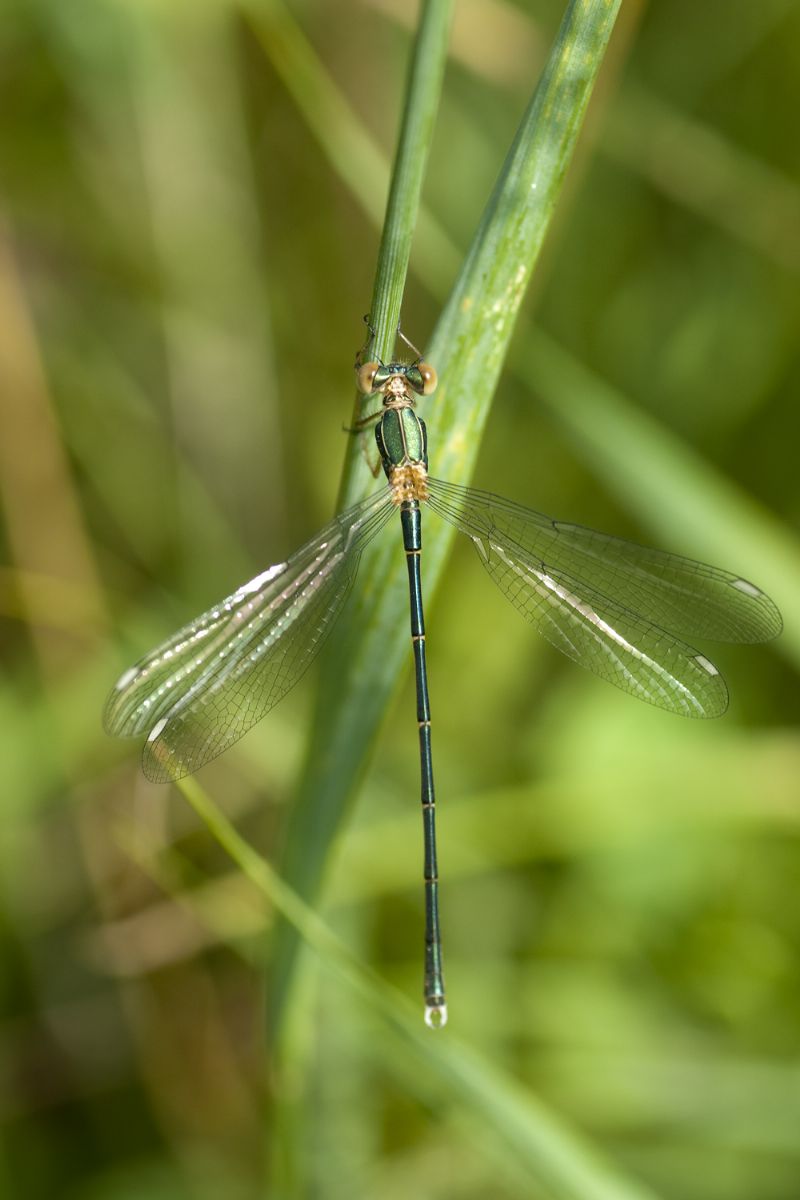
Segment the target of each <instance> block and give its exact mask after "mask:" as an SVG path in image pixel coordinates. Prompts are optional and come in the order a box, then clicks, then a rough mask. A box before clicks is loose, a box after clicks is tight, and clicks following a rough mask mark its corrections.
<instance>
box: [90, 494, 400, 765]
mask: <svg viewBox="0 0 800 1200" xmlns="http://www.w3.org/2000/svg"><path fill="white" fill-rule="evenodd" d="M393 511H394V507H393V505H392V503H391V500H390V495H389V491H388V489H387V490H386V491H384V492H380V493H378V494H377V495H375V496H372V497H370V499H368V500H365V501H362V502H361V503H360V504H356V505H354V506H353V507H352V508H350V509H348V510H347V511H346V512H344V513H341V514H340V515H339V516H338V517H336V518H335V520H333V521H332V522H331V523H330V525H328V526H326V528H325V529H323V530H322V531H321V532H320V533H319V534H318V535H317V536H316V537H315V538H313V539H312V540H311V541H310V542H307V543H306V545H305V546H303V547H302V548H301V549H300V550H298V551H297V553H296V554H294V555H292V557H291V558H290V559H289V560H288V562H285V563H278V564H277V565H276V566H273V567H269V568H268V569H267V570H266V571H263V572H262V573H261V574H260V575H257V576H256V577H255V578H254V579H251V580H250V581H249V583H245V584H243V585H242V586H241V587H240V588H238V589H237V591H235V592H234V593H233V594H232V595H231V596H228V597H227V598H226V599H225V600H222V601H221V602H220V603H219V604H216V605H215V606H214V607H213V608H211V609H209V610H208V612H205V613H203V614H202V615H201V616H199V617H197V618H196V619H195V620H194V621H191V622H190V623H189V624H188V625H186V626H185V627H184V628H183V629H181V630H180V631H179V632H178V633H176V634H174V635H173V636H172V637H171V638H169V640H168V641H166V642H164V643H163V645H161V646H158V647H157V648H156V649H155V650H153V651H151V653H150V654H148V655H146V656H145V657H144V658H143V659H142V660H141V661H140V662H139V663H137V664H136V666H135V667H132V668H131V669H130V670H128V671H126V672H125V674H124V675H123V676H122V677H121V678H120V679H119V681H118V682H117V685H116V687H115V688H114V690H113V692H112V693H111V695H110V696H109V698H108V701H107V703H106V707H105V711H104V716H103V720H104V725H105V728H106V730H107V732H108V733H110V734H113V735H115V736H117V737H133V736H136V735H137V734H142V733H147V734H148V738H147V742H146V744H145V748H144V751H143V756H142V766H143V769H144V773H145V775H147V777H148V779H152V780H154V781H155V782H159V783H163V782H167V781H168V780H170V779H179V778H180V777H181V776H182V775H188V774H191V772H193V771H196V770H198V769H199V768H200V767H201V766H203V764H204V763H207V762H210V761H211V759H212V758H216V757H217V755H219V754H222V752H223V751H224V750H227V749H228V747H229V746H231V745H232V744H233V743H234V742H236V741H238V739H239V738H240V737H241V736H242V735H243V734H244V733H246V732H247V730H248V729H250V728H251V727H252V726H253V725H254V724H255V723H256V722H257V721H259V720H261V718H262V717H263V716H264V715H265V714H266V713H267V712H268V711H269V710H270V709H271V708H272V707H273V706H274V705H275V704H277V703H278V701H279V700H281V699H282V698H283V696H285V695H286V693H287V692H288V691H289V689H290V688H291V687H293V686H294V684H295V683H297V681H298V680H299V679H300V677H301V676H302V674H303V673H304V671H305V670H306V668H307V667H308V666H309V664H310V663H311V662H312V660H313V659H314V657H315V656H316V654H317V652H318V650H319V648H320V646H321V645H322V643H323V641H324V639H325V637H326V636H327V634H328V632H329V631H330V628H331V626H332V625H333V622H334V620H335V618H336V617H337V615H338V613H339V611H340V609H341V607H342V604H343V603H344V600H345V597H346V596H347V593H348V591H349V590H350V586H351V584H352V582H353V579H354V578H355V574H356V570H357V569H358V562H359V559H360V557H361V551H362V550H363V548H364V546H365V545H366V544H367V542H369V541H370V540H371V539H372V538H373V537H374V536H375V534H376V533H377V532H378V531H379V530H380V529H382V528H383V526H384V525H385V524H386V522H387V521H388V519H389V517H390V516H391V514H392V512H393Z"/></svg>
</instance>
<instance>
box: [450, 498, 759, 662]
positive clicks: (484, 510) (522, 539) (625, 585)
mask: <svg viewBox="0 0 800 1200" xmlns="http://www.w3.org/2000/svg"><path fill="white" fill-rule="evenodd" d="M430 484H431V488H432V491H433V495H432V501H431V504H432V507H434V508H436V506H437V504H439V505H441V508H442V516H444V517H445V518H446V519H448V520H452V522H453V524H455V525H457V526H458V527H459V529H461V530H462V531H463V532H464V533H466V534H468V535H469V536H472V532H473V529H474V531H475V533H477V534H478V536H480V537H485V536H486V535H487V533H488V532H490V531H491V532H492V534H494V535H495V536H496V537H497V538H499V539H500V540H502V541H503V542H504V543H513V545H514V546H515V547H517V548H518V549H519V550H521V551H524V552H526V553H527V554H528V556H530V557H531V558H532V559H534V560H536V561H539V562H543V563H547V564H548V567H551V568H554V569H556V570H558V571H564V572H566V573H567V574H568V575H571V576H572V577H573V578H574V579H580V580H581V582H582V583H583V582H584V581H585V582H586V583H587V584H588V585H589V586H590V587H592V588H594V589H595V590H596V591H597V592H600V593H602V595H603V596H606V597H607V598H608V599H609V600H613V601H616V602H617V603H618V604H620V605H622V606H623V607H624V608H626V609H628V610H631V611H633V612H635V613H638V614H639V615H640V616H642V617H645V618H646V619H647V620H648V621H651V622H652V623H653V624H655V625H660V626H662V627H663V628H664V629H668V630H670V632H672V633H675V634H677V635H678V636H679V637H687V638H708V639H709V640H711V641H719V642H767V641H770V640H771V639H772V638H774V637H776V636H777V635H778V634H779V633H780V631H781V629H782V626H783V622H782V620H781V615H780V612H779V611H778V609H777V607H776V605H775V604H774V603H773V601H772V600H771V599H770V598H769V596H767V595H766V593H764V592H762V591H761V589H760V588H758V587H756V586H755V584H753V583H750V582H749V580H747V579H742V578H741V577H740V576H738V575H734V574H731V573H730V572H729V571H721V570H720V569H719V568H718V567H711V566H708V565H707V564H706V563H700V562H694V561H693V560H692V559H691V558H683V557H681V555H679V554H668V553H666V552H665V551H663V550H652V549H650V548H648V547H646V546H638V545H636V543H635V542H627V541H625V540H624V539H623V538H618V537H612V536H611V535H610V534H607V533H598V532H597V531H596V530H594V529H586V528H584V527H583V526H581V525H570V524H567V523H566V522H564V521H554V520H552V519H551V518H550V517H547V516H545V515H544V514H543V513H538V512H534V511H533V510H532V509H528V508H522V507H521V505H518V504H514V503H513V502H512V501H510V500H502V499H501V498H500V497H499V496H493V495H491V494H490V493H489V492H479V491H476V490H474V489H472V488H463V487H459V486H458V485H457V484H451V483H443V482H441V481H440V480H435V479H432V480H431V481H430ZM445 510H446V511H445ZM448 514H449V515H448Z"/></svg>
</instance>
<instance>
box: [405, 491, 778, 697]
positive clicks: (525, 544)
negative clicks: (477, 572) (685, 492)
mask: <svg viewBox="0 0 800 1200" xmlns="http://www.w3.org/2000/svg"><path fill="white" fill-rule="evenodd" d="M428 484H429V503H430V506H431V508H433V509H434V511H435V512H437V513H439V515H440V516H441V517H443V518H444V519H445V520H446V521H449V522H450V523H451V524H453V525H455V526H456V528H458V529H460V530H461V532H462V533H466V534H467V536H468V537H470V538H471V539H472V541H473V542H474V544H475V547H476V549H477V550H478V553H479V555H480V558H481V561H482V562H483V565H484V566H485V567H486V569H487V571H488V572H489V574H490V575H491V577H492V578H493V579H494V581H495V583H497V585H498V587H500V589H501V590H502V591H503V592H505V594H506V595H507V596H508V598H509V599H510V600H511V602H512V603H513V604H514V605H515V606H516V607H517V608H518V609H519V611H520V612H521V613H522V614H523V616H524V617H526V619H527V620H529V621H531V623H532V624H533V625H535V626H536V628H537V629H538V630H539V632H540V633H542V634H543V635H544V636H545V637H546V638H547V639H548V640H549V641H550V642H552V643H553V645H554V646H556V647H557V648H558V649H559V650H561V651H562V652H563V653H564V654H566V655H568V657H570V658H572V659H574V660H575V662H577V663H580V665H581V666H583V667H586V668H587V669H588V670H590V671H593V672H594V674H595V675H598V676H599V677H600V678H602V679H606V680H608V681H609V682H610V683H613V684H615V685H616V686H617V687H619V688H621V689H622V690H623V691H626V692H629V693H631V694H632V695H634V696H637V697H638V698H639V699H641V700H647V701H648V702H649V703H651V704H655V705H657V706H658V707H659V708H664V709H667V710H669V711H670V712H675V713H679V714H681V715H683V716H695V717H716V716H720V715H721V714H722V713H723V712H724V711H725V709H726V708H727V705H728V691H727V688H726V686H725V682H724V680H723V678H722V676H721V675H720V674H719V671H718V670H717V668H716V667H715V666H714V664H713V663H712V662H710V661H709V659H707V658H706V657H705V656H704V655H703V654H700V653H699V652H698V651H697V650H695V649H693V648H692V647H691V646H689V645H686V644H685V643H684V642H682V641H681V640H679V639H678V638H677V637H675V636H673V635H672V634H671V633H668V632H667V631H666V630H665V629H663V628H661V627H660V625H659V624H658V623H657V621H656V620H655V619H654V617H663V616H664V615H665V614H666V615H667V616H671V615H672V614H673V613H676V614H678V613H680V614H683V608H682V607H681V606H680V605H679V604H678V603H677V600H676V599H675V598H674V595H673V593H672V591H671V589H670V588H669V587H668V588H667V592H666V596H665V597H662V596H661V593H660V591H659V588H658V579H657V578H656V577H651V576H649V575H648V574H647V572H646V571H645V572H644V574H643V577H642V579H641V581H640V577H639V572H637V571H636V570H631V571H629V572H628V575H629V577H630V579H631V583H632V587H631V594H630V596H627V597H626V589H625V587H624V582H623V579H622V575H623V569H622V567H621V566H619V565H617V566H616V568H615V570H614V571H612V572H611V573H609V575H608V577H609V578H611V579H612V580H613V583H614V588H613V591H614V592H615V593H616V595H609V594H608V592H606V591H602V590H601V589H600V587H597V586H595V585H594V580H597V579H599V580H601V581H604V579H605V576H604V574H603V572H602V571H601V570H600V569H599V568H597V569H591V568H592V566H593V564H594V558H593V556H592V555H589V554H584V553H583V552H582V542H581V540H580V539H578V540H577V541H572V540H570V538H569V536H567V537H564V536H563V534H564V533H565V532H566V533H567V534H568V535H569V534H571V532H572V530H573V529H574V528H575V527H574V526H566V527H561V526H559V525H557V524H555V523H553V522H550V521H549V520H548V518H546V517H543V516H542V515H541V514H539V513H534V512H530V511H529V510H527V509H523V508H519V507H518V506H517V505H513V504H511V503H510V502H508V501H503V500H499V499H498V498H497V497H495V496H491V495H489V494H488V493H483V492H476V491H473V490H472V489H469V488H461V487H457V486H456V485H453V484H445V483H441V482H440V481H439V480H435V479H429V481H428ZM584 532H585V533H587V534H589V533H590V531H588V530H587V531H581V533H584ZM594 536H596V537H598V538H603V536H604V535H602V534H597V535H594ZM618 540H619V539H615V538H608V539H607V541H609V542H611V543H612V544H613V543H617V542H618ZM622 545H623V546H624V547H625V548H626V552H627V553H628V555H629V557H630V559H632V560H634V559H635V557H636V556H635V553H634V552H635V551H636V550H638V549H640V548H639V547H636V546H633V545H632V544H630V543H622ZM642 552H643V554H644V556H645V561H646V562H647V561H649V559H648V557H647V556H649V555H650V554H654V555H655V554H656V553H657V552H654V551H645V550H644V548H642ZM662 557H663V558H664V559H666V560H672V561H673V562H674V556H672V555H663V556H662ZM587 564H588V567H587ZM678 564H679V565H678V566H676V567H674V568H673V569H674V570H675V572H676V573H677V574H678V575H679V576H680V575H681V573H683V574H685V575H686V576H687V577H688V578H689V579H691V578H692V575H691V571H690V568H692V567H694V568H697V569H698V570H702V569H703V568H701V565H700V564H698V563H691V562H690V560H688V559H679V560H678ZM635 565H636V564H635V562H634V566H635ZM568 568H571V570H570V569H568ZM708 570H713V568H708ZM715 574H716V575H717V576H722V577H723V578H724V577H725V576H724V572H716V573H715ZM728 578H730V579H733V578H734V577H733V576H729V577H728ZM609 590H611V589H609ZM696 590H698V588H697V587H695V591H696ZM754 590H755V591H758V590H757V589H754ZM681 595H684V592H681ZM733 595H734V597H738V595H739V593H738V592H737V591H736V590H734V592H733ZM741 595H742V596H743V597H744V593H741ZM758 595H759V596H763V593H761V592H758ZM617 597H620V598H622V597H626V598H627V603H624V602H621V600H620V599H618V598H617ZM745 599H751V598H750V597H745ZM752 599H755V597H752ZM764 599H767V598H766V597H764ZM684 603H688V600H684ZM736 603H737V604H738V599H737V601H736ZM769 603H770V604H771V601H770V602H769ZM720 607H721V606H720V601H719V599H718V598H717V596H716V595H714V596H713V602H712V604H711V605H710V608H709V611H710V613H713V614H716V613H717V612H718V611H719V610H720ZM776 611H777V610H776ZM684 615H686V614H684ZM709 620H710V618H709ZM741 624H742V625H744V624H745V623H744V622H743V621H742V622H741ZM715 628H716V626H715ZM724 628H725V629H726V630H727V631H729V632H732V631H733V630H738V629H739V625H737V624H736V622H735V619H733V618H732V620H731V622H729V623H728V624H726V625H725V626H724ZM737 640H745V639H744V638H743V637H741V636H740V637H739V638H738V639H737Z"/></svg>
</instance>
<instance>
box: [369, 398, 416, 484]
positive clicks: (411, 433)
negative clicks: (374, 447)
mask: <svg viewBox="0 0 800 1200" xmlns="http://www.w3.org/2000/svg"><path fill="white" fill-rule="evenodd" d="M375 440H376V441H377V443H378V450H379V451H380V456H381V462H382V464H383V469H384V471H385V472H386V474H387V476H391V473H392V471H393V470H394V469H395V467H401V466H403V465H405V464H407V463H424V465H425V466H426V467H427V465H428V434H427V432H426V429H425V422H424V421H423V420H421V419H420V418H419V417H418V416H417V414H416V413H415V412H414V410H413V408H411V407H409V408H387V409H386V410H385V412H383V413H382V414H381V419H380V420H379V422H378V424H377V425H376V426H375Z"/></svg>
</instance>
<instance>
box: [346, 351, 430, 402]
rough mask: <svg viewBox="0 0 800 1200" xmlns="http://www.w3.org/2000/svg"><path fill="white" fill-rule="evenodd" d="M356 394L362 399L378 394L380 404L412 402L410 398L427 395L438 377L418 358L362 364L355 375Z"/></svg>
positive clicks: (427, 364)
mask: <svg viewBox="0 0 800 1200" xmlns="http://www.w3.org/2000/svg"><path fill="white" fill-rule="evenodd" d="M356 379H357V382H358V388H359V391H361V392H363V393H364V395H365V396H369V395H372V394H374V393H375V392H380V394H381V395H382V396H383V398H384V402H387V401H388V402H389V403H391V402H393V401H394V402H396V401H398V400H402V399H404V398H405V399H406V400H408V401H409V403H410V404H413V403H414V399H415V398H414V395H413V393H415V392H416V394H417V395H418V396H430V394H431V392H433V391H434V390H435V388H436V384H437V381H438V377H437V375H436V371H435V370H434V369H433V367H432V366H430V364H429V363H426V362H423V361H422V360H421V359H419V360H417V362H414V363H398V362H393V363H380V362H368V363H363V364H362V365H361V366H360V367H359V368H358V372H357V375H356Z"/></svg>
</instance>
